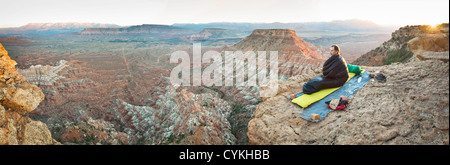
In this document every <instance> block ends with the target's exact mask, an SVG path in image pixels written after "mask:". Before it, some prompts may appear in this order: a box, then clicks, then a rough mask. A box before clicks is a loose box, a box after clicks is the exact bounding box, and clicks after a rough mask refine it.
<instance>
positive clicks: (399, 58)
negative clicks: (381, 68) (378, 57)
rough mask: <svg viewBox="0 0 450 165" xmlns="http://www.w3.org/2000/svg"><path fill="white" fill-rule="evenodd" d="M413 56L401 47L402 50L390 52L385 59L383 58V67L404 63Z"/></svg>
mask: <svg viewBox="0 0 450 165" xmlns="http://www.w3.org/2000/svg"><path fill="white" fill-rule="evenodd" d="M412 56H413V53H412V52H411V51H409V50H408V48H406V45H403V46H402V48H400V49H398V50H396V51H393V52H390V53H388V54H387V56H386V57H384V58H383V65H389V64H392V63H396V62H406V61H407V60H409V59H410V58H411V57H412Z"/></svg>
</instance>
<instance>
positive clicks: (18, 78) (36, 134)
mask: <svg viewBox="0 0 450 165" xmlns="http://www.w3.org/2000/svg"><path fill="white" fill-rule="evenodd" d="M16 64H17V63H16V62H15V61H14V60H11V59H10V58H9V56H8V52H7V51H6V50H5V49H4V48H3V46H2V45H1V44H0V88H1V90H0V103H1V105H0V145H8V144H9V145H14V144H20V145H35V144H42V145H43V144H55V143H57V142H56V141H55V140H53V139H52V137H51V134H50V131H49V129H48V128H47V126H46V125H45V124H44V123H42V122H40V121H33V120H31V119H30V118H28V117H25V116H23V115H25V114H27V113H29V112H31V111H33V110H34V109H36V107H37V106H38V105H39V103H40V102H41V101H43V100H44V97H45V96H44V94H43V93H42V91H41V89H40V88H39V87H37V86H36V85H34V84H30V83H28V82H27V80H26V79H25V77H24V76H22V75H20V74H19V73H18V72H17V70H16V69H15V65H16Z"/></svg>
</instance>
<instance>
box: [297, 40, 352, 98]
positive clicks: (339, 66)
mask: <svg viewBox="0 0 450 165" xmlns="http://www.w3.org/2000/svg"><path fill="white" fill-rule="evenodd" d="M339 52H340V48H339V46H337V45H332V46H331V47H330V55H331V57H330V58H328V60H327V61H325V63H324V64H323V68H322V73H323V75H319V76H316V77H314V78H312V79H311V80H310V81H308V82H307V83H305V84H304V85H303V93H305V94H311V93H314V92H318V91H320V90H322V89H327V88H335V87H340V86H343V85H344V84H345V82H347V80H348V77H349V75H348V72H349V69H353V70H357V72H359V71H360V68H359V66H356V65H350V64H348V65H347V63H346V62H345V59H344V57H342V56H341V55H340V53H339ZM348 67H350V68H348ZM359 73H360V72H359ZM356 74H358V73H356ZM297 95H298V94H297ZM290 98H291V99H295V98H296V94H291V95H290Z"/></svg>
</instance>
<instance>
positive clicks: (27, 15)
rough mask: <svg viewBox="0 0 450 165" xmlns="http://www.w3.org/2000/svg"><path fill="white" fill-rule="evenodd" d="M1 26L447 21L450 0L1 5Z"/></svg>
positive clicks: (17, 1)
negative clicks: (66, 23)
mask: <svg viewBox="0 0 450 165" xmlns="http://www.w3.org/2000/svg"><path fill="white" fill-rule="evenodd" d="M0 4H1V5H2V10H1V11H2V12H1V13H0V27H18V26H22V25H25V24H27V23H57V22H82V23H87V22H89V23H109V24H117V25H124V26H125V25H140V24H167V25H171V24H173V23H208V22H255V23H256V22H258V23H263V22H266V23H271V22H282V23H287V22H329V21H332V20H349V19H360V20H368V21H372V22H374V23H377V24H380V25H396V26H405V25H419V24H420V25H422V24H427V25H436V24H438V23H443V22H449V21H448V20H449V1H448V0H0Z"/></svg>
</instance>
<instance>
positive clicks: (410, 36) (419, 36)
mask: <svg viewBox="0 0 450 165" xmlns="http://www.w3.org/2000/svg"><path fill="white" fill-rule="evenodd" d="M409 42H411V43H409ZM430 46H433V47H430ZM448 47H449V46H448V23H447V24H445V23H444V24H440V25H438V26H436V27H431V26H429V25H416V26H405V27H401V28H400V29H398V30H396V31H395V32H393V33H392V38H391V39H390V40H388V41H386V42H384V43H383V44H382V45H381V46H380V47H378V48H376V49H374V50H371V51H370V52H368V53H366V54H364V55H362V56H361V57H359V58H358V59H356V60H355V61H354V62H353V63H354V64H356V65H367V66H381V65H383V64H384V63H383V60H386V59H387V58H392V57H390V56H391V55H393V54H395V53H398V52H402V53H404V52H411V51H413V50H414V51H413V52H412V53H414V52H415V53H414V54H415V55H414V56H416V55H417V54H418V53H420V52H423V51H427V50H428V51H435V52H439V51H448V50H449V48H448ZM401 49H403V50H404V51H399V50H401ZM412 53H411V54H412ZM406 54H407V53H405V54H401V55H397V56H402V55H403V56H407V55H406ZM397 58H399V57H397ZM405 58H406V57H405ZM409 58H410V57H408V58H406V60H408V59H409ZM397 62H402V61H397Z"/></svg>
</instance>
